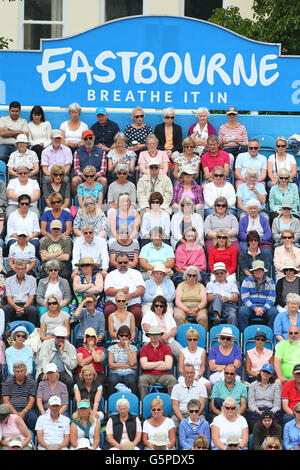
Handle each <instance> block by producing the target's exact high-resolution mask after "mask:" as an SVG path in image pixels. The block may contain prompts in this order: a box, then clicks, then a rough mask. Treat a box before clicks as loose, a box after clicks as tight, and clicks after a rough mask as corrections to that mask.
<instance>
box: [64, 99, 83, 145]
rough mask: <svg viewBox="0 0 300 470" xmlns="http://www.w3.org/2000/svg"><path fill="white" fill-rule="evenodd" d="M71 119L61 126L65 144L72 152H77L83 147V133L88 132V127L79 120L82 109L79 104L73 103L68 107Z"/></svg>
mask: <svg viewBox="0 0 300 470" xmlns="http://www.w3.org/2000/svg"><path fill="white" fill-rule="evenodd" d="M68 114H69V116H70V119H68V120H67V121H64V122H62V123H61V125H60V130H61V131H62V136H63V143H64V145H66V146H67V147H69V149H70V150H71V151H72V153H74V152H75V150H77V149H78V148H79V147H80V145H81V139H82V133H83V132H84V131H86V130H88V125H87V124H86V123H85V122H83V121H81V120H80V119H79V116H80V114H81V107H80V105H79V104H78V103H72V104H70V106H69V107H68Z"/></svg>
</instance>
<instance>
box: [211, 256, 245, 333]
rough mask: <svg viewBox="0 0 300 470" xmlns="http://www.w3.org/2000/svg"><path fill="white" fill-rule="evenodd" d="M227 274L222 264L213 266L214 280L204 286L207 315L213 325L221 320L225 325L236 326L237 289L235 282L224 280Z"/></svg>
mask: <svg viewBox="0 0 300 470" xmlns="http://www.w3.org/2000/svg"><path fill="white" fill-rule="evenodd" d="M227 273H228V271H227V269H226V266H225V264H224V263H220V262H219V263H215V264H214V268H213V274H214V277H215V279H214V280H212V281H209V282H208V283H207V285H206V293H207V302H208V304H209V305H208V313H209V314H210V315H213V317H214V324H215V325H218V324H219V323H220V322H221V319H222V320H225V323H228V324H230V325H234V326H238V321H237V311H238V301H239V289H238V286H237V284H236V282H234V281H230V280H228V279H227V278H226V275H227Z"/></svg>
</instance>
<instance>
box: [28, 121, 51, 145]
mask: <svg viewBox="0 0 300 470" xmlns="http://www.w3.org/2000/svg"><path fill="white" fill-rule="evenodd" d="M28 127H29V140H30V144H31V145H40V144H41V143H43V144H44V148H45V147H48V145H50V144H51V143H52V141H51V138H50V136H51V131H52V127H51V124H50V122H49V121H45V122H41V123H40V124H35V123H34V122H33V121H31V122H29V123H28Z"/></svg>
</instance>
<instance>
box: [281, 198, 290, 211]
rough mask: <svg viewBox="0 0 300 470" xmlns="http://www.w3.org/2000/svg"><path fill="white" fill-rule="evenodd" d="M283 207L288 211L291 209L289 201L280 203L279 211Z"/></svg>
mask: <svg viewBox="0 0 300 470" xmlns="http://www.w3.org/2000/svg"><path fill="white" fill-rule="evenodd" d="M285 207H286V208H288V209H293V204H292V203H291V201H288V200H285V201H282V203H281V207H280V209H283V208H285Z"/></svg>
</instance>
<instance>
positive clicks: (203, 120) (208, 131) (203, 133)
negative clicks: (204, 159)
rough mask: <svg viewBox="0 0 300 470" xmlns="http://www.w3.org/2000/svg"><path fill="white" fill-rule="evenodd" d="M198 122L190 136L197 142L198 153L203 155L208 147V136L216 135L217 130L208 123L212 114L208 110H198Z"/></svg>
mask: <svg viewBox="0 0 300 470" xmlns="http://www.w3.org/2000/svg"><path fill="white" fill-rule="evenodd" d="M196 118H197V121H198V122H196V123H195V124H192V125H191V126H190V128H189V132H188V135H189V136H190V137H191V138H192V139H194V140H195V142H196V145H197V149H196V152H197V153H198V154H199V155H201V154H202V153H203V152H204V150H205V149H206V147H207V145H208V136H210V135H215V134H216V130H215V128H214V126H212V125H211V124H210V123H209V122H208V121H209V118H210V112H209V110H208V109H207V108H204V107H202V108H198V109H197V111H196Z"/></svg>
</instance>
